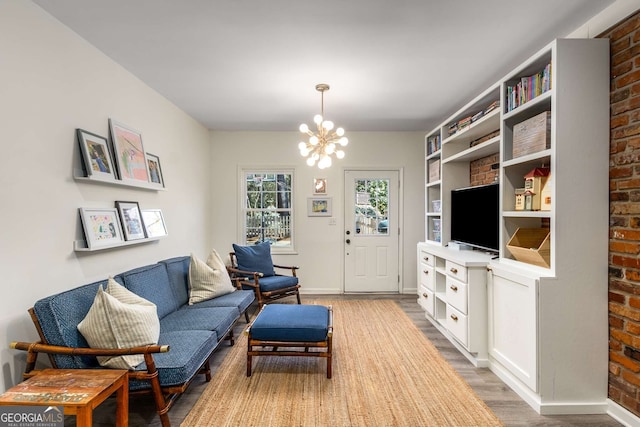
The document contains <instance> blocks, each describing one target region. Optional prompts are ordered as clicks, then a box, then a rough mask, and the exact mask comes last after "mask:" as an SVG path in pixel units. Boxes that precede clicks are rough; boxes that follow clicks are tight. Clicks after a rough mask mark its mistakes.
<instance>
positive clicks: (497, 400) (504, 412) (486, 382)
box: [65, 295, 621, 427]
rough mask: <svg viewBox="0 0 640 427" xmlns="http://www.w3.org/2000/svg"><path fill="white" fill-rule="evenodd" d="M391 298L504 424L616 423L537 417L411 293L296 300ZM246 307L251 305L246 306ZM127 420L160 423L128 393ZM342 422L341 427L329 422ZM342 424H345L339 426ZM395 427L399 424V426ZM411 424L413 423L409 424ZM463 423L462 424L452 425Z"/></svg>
mask: <svg viewBox="0 0 640 427" xmlns="http://www.w3.org/2000/svg"><path fill="white" fill-rule="evenodd" d="M314 298H315V299H320V298H321V299H332V300H340V299H363V298H369V299H379V298H389V299H393V300H395V301H396V302H398V304H399V305H400V306H401V307H402V308H403V310H404V311H405V313H406V314H407V315H408V316H409V318H411V319H412V320H413V322H414V323H415V324H416V325H417V326H418V327H419V328H420V329H421V330H422V331H423V332H424V334H425V335H426V336H427V337H428V338H429V340H431V342H432V343H433V344H434V345H435V346H436V348H438V350H439V351H440V352H441V353H442V355H443V356H444V357H445V359H446V360H447V361H448V362H449V363H450V364H451V365H452V366H453V367H454V368H455V369H456V371H458V373H459V374H460V375H461V376H462V377H463V378H464V379H465V380H466V381H467V383H469V385H470V386H471V387H472V388H473V390H474V391H475V392H476V393H477V394H478V396H479V397H480V398H481V399H482V400H484V402H485V403H486V404H487V405H488V406H489V407H490V408H491V409H492V410H493V412H494V413H495V414H496V415H497V416H498V417H499V418H500V420H501V421H502V422H503V423H504V425H505V426H507V427H512V426H513V427H520V426H522V427H525V426H526V427H532V426H545V427H546V426H553V427H556V426H562V427H569V426H576V427H577V426H581V427H582V426H594V427H595V426H598V427H608V426H620V425H621V424H620V423H618V422H616V421H615V420H614V419H613V418H611V417H609V416H608V415H561V416H542V415H538V414H537V413H536V412H535V411H534V410H533V409H531V407H530V406H529V405H527V404H526V403H525V402H524V401H523V400H522V399H520V397H518V395H517V394H516V393H515V392H513V391H512V390H511V389H510V388H509V387H508V386H507V385H506V384H504V383H503V382H502V381H501V380H500V379H499V378H498V377H496V376H495V375H494V374H493V373H492V372H491V371H490V370H489V369H487V368H475V367H474V366H473V365H472V364H471V363H470V362H469V361H468V360H467V359H466V358H465V357H464V356H463V355H462V354H460V352H459V351H458V350H457V349H456V348H455V347H454V346H453V345H452V344H451V343H450V342H449V341H448V340H447V339H446V338H445V337H444V336H443V335H442V334H441V333H440V332H439V331H438V330H437V329H436V328H435V327H434V326H433V325H431V323H430V322H429V321H427V320H426V318H425V316H424V312H423V311H422V309H421V307H420V306H419V305H418V304H417V302H416V296H414V295H317V296H313V295H303V296H302V299H303V302H304V299H314ZM250 310H251V309H250ZM244 325H245V323H244V318H242V319H241V320H240V321H239V323H238V325H236V327H235V334H236V335H239V334H240V333H242V329H243V327H244ZM228 351H229V346H228V344H225V343H223V344H222V345H221V347H220V349H219V350H218V351H217V352H216V353H215V354H214V355H213V356H212V358H211V368H212V370H213V371H214V372H215V370H216V369H217V368H218V367H219V366H220V363H222V361H223V360H224V356H225V355H226V354H227V352H228ZM200 377H202V376H199V378H196V379H195V380H194V382H193V384H191V386H190V387H189V389H188V390H187V392H186V393H185V394H184V395H183V396H182V397H180V399H179V400H178V401H177V402H176V403H175V405H174V406H173V408H172V409H171V411H170V412H169V417H170V419H171V424H172V426H173V427H178V426H180V423H181V422H182V420H183V419H184V418H185V416H186V415H187V414H188V413H189V411H190V410H191V408H192V406H193V405H194V404H195V402H196V401H197V399H198V397H199V396H200V394H201V393H202V391H203V390H204V389H205V387H206V386H207V383H206V382H205V381H204V379H202V378H200ZM114 412H115V406H114V402H112V401H111V400H109V401H107V402H105V403H104V404H102V405H101V406H100V407H98V408H97V409H96V410H95V411H94V423H93V425H94V426H96V427H98V426H105V427H106V426H113V425H114V415H113V414H114ZM74 425H75V419H74V417H67V418H66V419H65V426H74ZM129 425H130V426H132V427H137V426H154V427H155V426H160V420H159V418H158V416H157V415H156V413H155V408H154V406H153V401H152V399H151V398H150V397H149V396H132V397H131V398H130V403H129ZM277 427H280V426H277ZM333 427H343V426H333ZM344 427H346V426H344ZM399 427H400V426H399ZM412 427H413V426H412ZM452 427H464V426H452Z"/></svg>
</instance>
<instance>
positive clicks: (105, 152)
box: [76, 129, 116, 181]
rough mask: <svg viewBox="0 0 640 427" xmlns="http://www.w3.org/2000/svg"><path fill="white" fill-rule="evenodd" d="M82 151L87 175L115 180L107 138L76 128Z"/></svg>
mask: <svg viewBox="0 0 640 427" xmlns="http://www.w3.org/2000/svg"><path fill="white" fill-rule="evenodd" d="M76 135H77V136H78V143H79V144H80V151H81V153H82V157H83V159H84V167H85V174H86V176H87V177H98V178H100V179H103V180H106V181H115V180H116V174H115V170H114V169H113V162H112V161H111V153H110V152H109V144H108V142H107V138H105V137H103V136H100V135H96V134H95V133H91V132H89V131H86V130H84V129H76Z"/></svg>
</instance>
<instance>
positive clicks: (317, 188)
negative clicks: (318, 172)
mask: <svg viewBox="0 0 640 427" xmlns="http://www.w3.org/2000/svg"><path fill="white" fill-rule="evenodd" d="M313 194H327V178H313Z"/></svg>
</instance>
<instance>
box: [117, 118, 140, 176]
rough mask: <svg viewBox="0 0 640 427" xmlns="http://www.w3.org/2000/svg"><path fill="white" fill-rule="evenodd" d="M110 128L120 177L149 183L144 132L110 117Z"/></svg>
mask: <svg viewBox="0 0 640 427" xmlns="http://www.w3.org/2000/svg"><path fill="white" fill-rule="evenodd" d="M109 130H110V132H111V142H112V143H113V156H114V157H115V159H116V165H117V166H118V175H119V176H120V179H121V180H122V181H125V182H136V183H140V182H144V183H148V182H149V172H148V171H147V161H146V160H147V159H146V156H145V152H144V147H143V145H142V134H140V132H138V131H137V130H135V129H132V128H130V127H128V126H126V125H123V124H122V123H119V122H117V121H115V120H113V119H109Z"/></svg>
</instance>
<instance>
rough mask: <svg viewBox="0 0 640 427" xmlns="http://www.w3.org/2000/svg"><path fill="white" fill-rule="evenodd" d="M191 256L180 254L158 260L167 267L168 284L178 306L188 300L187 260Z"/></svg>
mask: <svg viewBox="0 0 640 427" xmlns="http://www.w3.org/2000/svg"><path fill="white" fill-rule="evenodd" d="M190 261H191V257H188V256H181V257H176V258H169V259H165V260H162V261H160V264H164V265H165V266H166V268H167V274H168V275H169V284H170V285H171V290H172V291H173V293H174V295H175V300H176V302H177V303H178V306H181V305H184V304H187V303H188V302H189V283H188V280H189V279H188V277H189V262H190Z"/></svg>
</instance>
